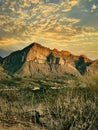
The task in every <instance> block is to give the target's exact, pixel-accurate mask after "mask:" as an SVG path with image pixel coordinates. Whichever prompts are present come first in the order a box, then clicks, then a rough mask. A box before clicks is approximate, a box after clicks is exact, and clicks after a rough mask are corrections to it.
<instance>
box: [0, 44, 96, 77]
mask: <svg viewBox="0 0 98 130" xmlns="http://www.w3.org/2000/svg"><path fill="white" fill-rule="evenodd" d="M95 62H96V61H94V62H93V61H92V60H90V59H88V58H87V57H86V56H84V55H81V56H75V55H73V54H71V53H70V52H68V51H64V50H62V51H59V50H57V49H53V50H51V49H50V48H47V47H44V46H42V45H40V44H38V43H32V44H31V45H29V46H27V47H26V48H24V49H22V50H18V51H16V52H13V53H11V54H10V55H9V56H7V57H5V58H3V59H1V63H2V66H3V68H4V69H5V70H6V71H8V73H9V74H18V75H20V76H31V75H36V74H41V75H49V74H64V73H66V72H67V73H70V74H75V75H80V74H82V75H83V74H85V73H86V72H87V68H88V67H89V69H88V71H89V70H90V69H91V68H92V66H93V64H95ZM90 66H91V67H90ZM95 66H96V64H95ZM93 68H94V67H93ZM97 70H98V69H97Z"/></svg>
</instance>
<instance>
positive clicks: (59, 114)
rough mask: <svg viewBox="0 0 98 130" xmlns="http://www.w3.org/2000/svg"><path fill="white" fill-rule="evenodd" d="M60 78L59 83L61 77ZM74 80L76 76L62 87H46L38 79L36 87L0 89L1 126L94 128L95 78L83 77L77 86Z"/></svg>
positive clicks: (97, 121) (97, 115)
mask: <svg viewBox="0 0 98 130" xmlns="http://www.w3.org/2000/svg"><path fill="white" fill-rule="evenodd" d="M62 78H64V79H65V77H62ZM64 79H63V80H64ZM57 80H58V79H57ZM59 80H60V78H59ZM59 80H58V83H60V81H62V79H61V80H60V81H59ZM45 81H47V79H46V80H45ZM48 81H51V79H50V80H48ZM30 82H31V80H30ZM53 82H54V80H53ZM77 82H78V80H76V79H75V84H74V86H73V84H72V87H71V86H70V87H65V88H64V87H63V88H62V87H61V89H50V88H49V87H48V88H45V85H43V84H42V83H43V82H37V83H39V84H40V83H41V88H40V89H39V90H35V91H33V90H32V88H31V87H27V88H22V89H20V90H18V91H13V92H12V91H7V92H6V91H1V92H0V121H1V126H2V124H4V126H5V125H7V129H10V130H13V127H14V129H16V128H17V129H16V130H18V129H20V130H97V129H98V86H97V85H98V84H97V80H96V78H94V79H93V78H92V82H91V80H90V82H89V80H88V79H87V78H86V80H85V83H86V87H84V88H83V87H78V85H79V83H77ZM44 83H45V82H44ZM61 83H62V82H61ZM45 84H46V83H45ZM42 85H43V87H42ZM59 85H60V84H59ZM61 85H63V84H61ZM70 85H71V84H70ZM1 126H0V127H1ZM2 129H3V126H2Z"/></svg>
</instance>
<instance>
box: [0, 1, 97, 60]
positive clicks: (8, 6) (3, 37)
mask: <svg viewBox="0 0 98 130" xmlns="http://www.w3.org/2000/svg"><path fill="white" fill-rule="evenodd" d="M33 42H37V43H40V44H42V45H44V46H46V47H50V48H58V49H59V50H67V51H71V52H72V53H73V54H76V55H80V54H85V55H87V56H88V57H89V58H92V59H98V0H0V55H1V56H6V55H8V54H9V53H10V52H12V51H15V50H19V49H22V48H24V47H25V46H27V45H29V44H30V43H33Z"/></svg>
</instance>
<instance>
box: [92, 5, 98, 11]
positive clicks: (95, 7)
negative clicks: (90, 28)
mask: <svg viewBox="0 0 98 130" xmlns="http://www.w3.org/2000/svg"><path fill="white" fill-rule="evenodd" d="M96 9H97V5H96V4H93V5H92V7H91V12H93V11H94V10H96Z"/></svg>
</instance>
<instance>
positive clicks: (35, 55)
mask: <svg viewBox="0 0 98 130" xmlns="http://www.w3.org/2000/svg"><path fill="white" fill-rule="evenodd" d="M49 53H50V49H49V48H46V47H43V46H41V45H39V44H37V43H34V44H33V45H32V47H31V48H30V50H29V52H28V54H27V58H26V61H34V62H36V63H45V62H46V60H47V56H48V55H49Z"/></svg>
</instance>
